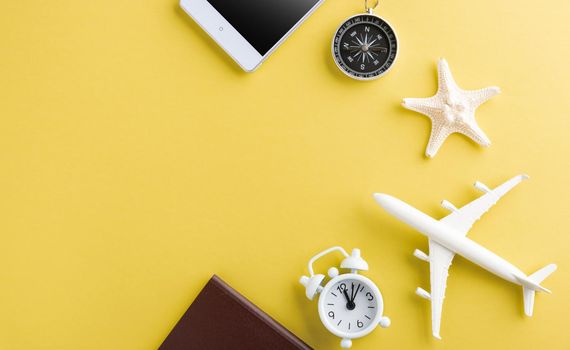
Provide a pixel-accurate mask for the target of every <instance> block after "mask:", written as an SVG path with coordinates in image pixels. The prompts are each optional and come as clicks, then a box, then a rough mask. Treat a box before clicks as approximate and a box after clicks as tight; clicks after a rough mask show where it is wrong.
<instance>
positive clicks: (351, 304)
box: [343, 289, 355, 310]
mask: <svg viewBox="0 0 570 350" xmlns="http://www.w3.org/2000/svg"><path fill="white" fill-rule="evenodd" d="M343 293H344V296H345V298H346V308H347V309H348V310H354V307H355V305H354V303H353V302H352V301H351V300H350V297H349V296H348V292H347V289H344V290H343Z"/></svg>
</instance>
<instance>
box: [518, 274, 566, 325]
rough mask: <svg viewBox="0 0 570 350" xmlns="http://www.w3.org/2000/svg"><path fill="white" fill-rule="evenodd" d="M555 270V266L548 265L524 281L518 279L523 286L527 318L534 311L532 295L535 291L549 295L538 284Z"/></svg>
mask: <svg viewBox="0 0 570 350" xmlns="http://www.w3.org/2000/svg"><path fill="white" fill-rule="evenodd" d="M556 268H557V266H556V265H555V264H550V265H547V266H545V267H543V268H542V269H540V270H538V271H536V272H535V273H533V274H532V275H530V276H528V277H527V278H525V279H523V278H519V282H521V284H522V285H523V297H524V313H525V314H526V315H527V316H532V311H533V309H534V294H535V293H536V291H541V292H547V293H550V291H549V290H548V289H546V288H544V287H542V286H541V285H540V282H542V281H544V280H545V279H546V277H548V276H550V274H551V273H553V272H554V271H556Z"/></svg>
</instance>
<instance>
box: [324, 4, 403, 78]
mask: <svg viewBox="0 0 570 350" xmlns="http://www.w3.org/2000/svg"><path fill="white" fill-rule="evenodd" d="M332 51H333V57H334V60H335V62H336V65H337V66H338V67H339V68H340V70H341V71H343V72H344V73H345V74H347V75H348V76H350V77H351V78H355V79H360V80H370V79H375V78H378V77H380V76H382V75H383V74H385V73H386V72H387V71H388V70H389V69H390V68H391V67H392V65H393V64H394V61H395V60H396V56H397V54H398V39H397V38H396V33H395V32H394V30H393V29H392V27H390V25H389V24H388V23H387V22H386V21H384V20H383V19H382V18H380V17H378V16H374V15H370V14H363V15H357V16H354V17H351V18H349V19H348V20H347V21H346V22H344V23H343V24H342V25H341V26H340V27H339V29H338V30H337V32H336V34H335V36H334V38H333V45H332Z"/></svg>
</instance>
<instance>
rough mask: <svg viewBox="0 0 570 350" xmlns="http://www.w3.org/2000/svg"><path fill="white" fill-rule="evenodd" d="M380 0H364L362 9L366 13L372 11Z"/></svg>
mask: <svg viewBox="0 0 570 350" xmlns="http://www.w3.org/2000/svg"><path fill="white" fill-rule="evenodd" d="M379 2H380V0H364V10H365V11H366V12H368V13H372V10H374V9H375V8H376V7H378V3H379Z"/></svg>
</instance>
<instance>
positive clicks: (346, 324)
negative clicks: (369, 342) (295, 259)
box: [300, 247, 390, 349]
mask: <svg viewBox="0 0 570 350" xmlns="http://www.w3.org/2000/svg"><path fill="white" fill-rule="evenodd" d="M333 251H339V252H341V253H342V254H343V255H344V256H345V259H344V260H343V261H342V262H341V264H340V268H341V269H348V270H350V272H347V273H343V274H339V270H338V269H337V268H336V267H331V268H330V269H329V270H328V276H329V277H330V278H331V279H330V281H328V282H327V283H326V284H325V286H324V287H323V286H322V283H323V281H324V279H325V276H324V275H321V274H316V275H315V274H314V272H313V263H314V262H315V261H316V260H317V259H319V258H321V257H323V256H324V255H326V254H329V253H331V252H333ZM366 270H368V264H367V263H366V261H364V259H362V257H361V256H360V249H353V250H352V254H351V255H350V256H349V255H348V254H347V253H346V251H345V250H344V249H343V248H341V247H332V248H329V249H327V250H324V251H322V252H320V253H319V254H317V255H315V256H314V257H313V258H311V260H309V275H310V276H309V277H307V276H302V277H301V279H300V282H301V284H302V285H303V286H304V287H305V294H306V296H307V298H309V300H313V298H314V297H315V295H317V294H319V293H320V296H319V303H318V310H319V316H320V318H321V322H322V323H323V325H324V326H325V327H326V329H328V330H329V332H331V333H332V334H334V335H336V336H337V337H340V338H342V340H341V342H340V346H341V347H342V348H345V349H348V348H350V347H351V346H352V339H355V338H361V337H364V336H365V335H367V334H369V333H370V332H372V331H373V330H374V329H375V328H376V326H378V325H380V326H381V327H382V328H386V327H388V326H390V319H389V318H388V317H386V316H382V312H383V311H384V302H383V299H382V293H380V290H379V289H378V287H377V286H376V284H375V283H374V282H372V281H371V280H370V279H368V278H367V277H364V276H362V275H359V274H358V271H366Z"/></svg>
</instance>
